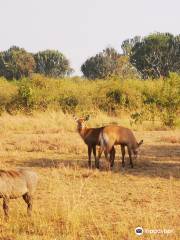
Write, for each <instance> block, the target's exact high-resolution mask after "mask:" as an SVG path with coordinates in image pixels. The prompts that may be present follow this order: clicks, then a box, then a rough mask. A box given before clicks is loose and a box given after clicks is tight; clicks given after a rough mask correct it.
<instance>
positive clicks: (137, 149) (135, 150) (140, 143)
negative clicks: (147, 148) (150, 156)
mask: <svg viewBox="0 0 180 240" xmlns="http://www.w3.org/2000/svg"><path fill="white" fill-rule="evenodd" d="M142 144H143V140H141V141H140V142H139V143H137V145H136V148H134V149H133V153H134V158H135V159H136V158H137V156H138V153H139V147H140V146H141V145H142Z"/></svg>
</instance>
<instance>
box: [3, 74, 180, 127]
mask: <svg viewBox="0 0 180 240" xmlns="http://www.w3.org/2000/svg"><path fill="white" fill-rule="evenodd" d="M0 89H1V92H0V105H1V109H2V110H7V111H8V112H9V113H11V114H14V113H16V112H19V111H21V112H25V113H31V112H32V111H34V110H40V111H45V110H60V109H61V110H62V111H63V112H65V113H76V114H78V115H84V114H89V113H91V114H95V115H96V113H97V112H99V111H102V112H104V113H107V114H108V115H116V116H121V114H122V113H126V114H128V115H129V116H131V120H132V121H131V122H132V123H135V124H142V123H144V122H146V121H148V122H149V121H150V122H152V124H156V123H157V122H161V123H162V125H165V126H169V127H173V126H175V125H176V124H177V122H178V118H179V114H180V107H179V106H180V76H179V75H178V74H170V77H169V78H167V79H157V80H148V81H141V80H139V79H125V80H122V79H121V78H118V77H116V78H115V77H113V78H109V79H108V81H107V80H97V81H89V80H85V79H82V78H77V77H76V78H62V79H54V78H47V77H44V76H41V75H33V76H32V77H31V79H28V78H24V79H21V80H19V81H12V82H8V81H6V80H5V79H0ZM4 89H6V91H5V90H4Z"/></svg>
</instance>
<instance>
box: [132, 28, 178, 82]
mask: <svg viewBox="0 0 180 240" xmlns="http://www.w3.org/2000/svg"><path fill="white" fill-rule="evenodd" d="M130 62H131V63H132V65H134V66H135V67H136V68H137V70H138V71H139V72H140V73H141V75H142V77H143V78H144V79H146V78H149V77H152V78H159V77H161V76H163V77H168V76H169V72H170V71H172V72H179V71H180V37H179V36H177V37H174V36H173V35H171V34H169V33H155V34H151V35H149V36H147V37H145V38H144V39H142V40H141V41H139V42H136V43H135V45H134V46H133V47H132V48H131V52H130Z"/></svg>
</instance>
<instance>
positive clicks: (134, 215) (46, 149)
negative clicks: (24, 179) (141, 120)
mask: <svg viewBox="0 0 180 240" xmlns="http://www.w3.org/2000/svg"><path fill="white" fill-rule="evenodd" d="M101 122H102V123H103V124H107V123H109V122H117V123H118V124H123V125H126V126H128V124H129V123H128V121H126V120H124V119H120V120H117V119H115V118H114V119H112V118H108V117H106V116H104V115H99V117H98V116H97V117H96V118H95V119H92V120H91V122H90V124H91V125H92V126H94V125H96V126H98V125H100V123H101ZM75 127H76V126H75V123H74V122H73V120H72V119H71V116H65V115H63V114H62V113H52V112H51V113H44V114H41V113H37V114H35V116H29V117H27V116H23V115H22V116H9V115H3V116H2V117H1V118H0V157H1V162H0V168H3V169H9V168H14V167H17V166H24V167H31V168H32V169H34V170H35V171H37V172H38V173H39V176H40V180H39V184H38V189H37V192H36V194H35V196H34V210H33V216H32V218H28V217H27V216H26V207H25V204H24V202H23V201H22V200H21V199H18V200H17V201H15V200H12V201H11V202H10V221H9V222H8V223H5V222H4V219H3V211H2V209H1V208H0V215H1V219H0V240H1V239H3V240H8V239H9V240H12V239H13V240H14V239H17V240H25V239H30V240H40V239H43V240H44V239H45V240H46V239H47V240H55V239H56V240H75V239H83V240H84V239H85V240H91V239H92V240H103V239H105V240H106V239H107V240H116V239H117V240H119V239H122V240H133V239H144V240H145V239H148V240H149V239H154V240H155V239H158V240H159V239H166V238H167V239H172V240H178V239H180V229H179V222H180V217H179V216H180V211H179V207H180V205H179V203H180V194H179V189H180V181H179V178H180V163H179V160H180V143H179V141H176V142H175V143H172V141H169V140H168V141H167V140H166V139H168V137H169V136H172V137H174V138H176V139H179V136H180V132H179V131H178V130H176V131H158V132H156V131H151V132H148V131H138V132H136V133H135V134H136V136H137V138H138V139H140V138H144V141H145V144H144V146H142V150H141V154H140V157H139V159H138V161H137V162H136V163H135V168H134V169H130V168H129V166H128V159H127V160H126V163H127V164H126V168H125V170H122V169H121V167H120V161H118V160H117V159H119V153H118V152H119V148H118V147H117V156H116V164H115V167H114V169H113V171H112V172H110V171H109V172H108V171H106V170H105V169H106V166H105V162H104V160H103V159H102V161H101V170H100V171H97V170H95V169H92V170H88V169H87V149H86V146H85V144H84V143H83V142H82V140H81V139H80V137H79V136H78V134H77V133H76V131H75ZM164 140H165V141H164ZM137 226H143V228H145V229H173V233H171V234H169V235H168V236H167V235H164V234H158V235H157V234H144V235H143V236H142V237H137V236H136V235H135V233H134V229H135V227H137Z"/></svg>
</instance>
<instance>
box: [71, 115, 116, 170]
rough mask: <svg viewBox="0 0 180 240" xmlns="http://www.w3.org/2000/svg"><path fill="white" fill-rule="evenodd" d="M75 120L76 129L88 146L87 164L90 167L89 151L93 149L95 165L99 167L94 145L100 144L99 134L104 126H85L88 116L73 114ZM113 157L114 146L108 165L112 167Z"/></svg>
mask: <svg viewBox="0 0 180 240" xmlns="http://www.w3.org/2000/svg"><path fill="white" fill-rule="evenodd" d="M74 119H75V121H76V122H77V131H78V133H79V134H80V136H81V138H82V139H83V140H84V142H85V144H86V145H87V146H88V165H89V167H91V153H92V150H93V155H94V158H95V166H96V168H99V159H98V160H97V158H96V146H97V145H100V142H99V136H100V133H101V131H102V130H103V128H104V127H100V128H87V127H86V123H85V122H86V121H88V120H89V116H86V117H85V118H77V117H75V116H74ZM114 158H115V148H114V146H113V147H112V148H111V150H110V165H111V167H113V165H114Z"/></svg>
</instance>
